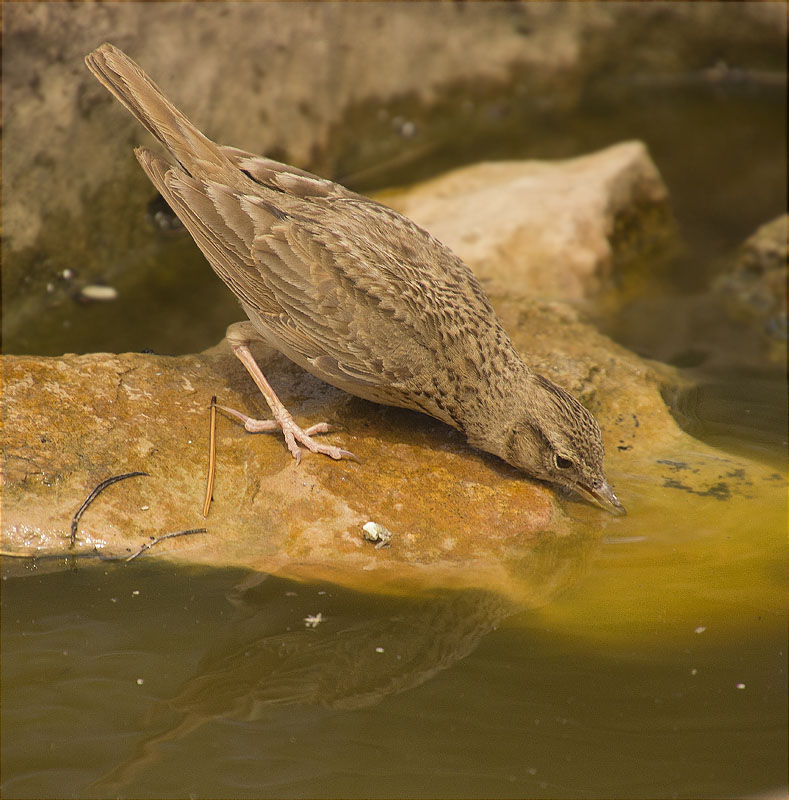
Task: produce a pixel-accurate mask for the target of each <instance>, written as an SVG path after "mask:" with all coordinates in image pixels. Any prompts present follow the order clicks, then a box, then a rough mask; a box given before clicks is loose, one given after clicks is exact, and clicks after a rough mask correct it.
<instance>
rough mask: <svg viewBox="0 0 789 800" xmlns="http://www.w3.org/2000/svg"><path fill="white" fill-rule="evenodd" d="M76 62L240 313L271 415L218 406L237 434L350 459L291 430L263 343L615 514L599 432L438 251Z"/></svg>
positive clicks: (371, 211) (356, 203) (370, 209)
mask: <svg viewBox="0 0 789 800" xmlns="http://www.w3.org/2000/svg"><path fill="white" fill-rule="evenodd" d="M85 63H86V65H87V67H88V69H89V70H90V71H91V72H92V73H93V75H94V76H95V77H96V78H97V79H98V80H99V82H100V83H101V84H103V85H104V87H105V88H106V89H108V90H109V91H110V92H111V93H112V95H114V96H115V98H116V99H117V100H118V101H120V103H121V104H122V105H123V106H124V107H125V108H126V109H127V110H128V111H129V112H130V113H131V114H132V115H133V116H134V117H135V118H136V119H137V120H138V121H139V122H140V123H141V124H142V125H143V126H144V127H145V128H146V129H147V130H148V131H149V132H150V133H151V134H152V135H153V136H154V137H155V138H156V139H157V140H158V141H159V142H160V143H161V144H162V145H163V146H164V148H165V149H166V150H167V152H168V154H169V160H168V159H163V158H161V157H160V156H158V155H157V154H156V153H154V152H153V151H152V150H150V149H148V148H146V147H138V148H136V149H135V151H134V152H135V155H136V157H137V160H138V161H139V163H140V165H141V166H142V169H143V170H144V171H145V173H146V175H147V176H148V178H149V179H150V180H151V182H152V183H153V185H154V186H155V187H156V189H157V190H158V191H159V193H160V194H161V195H162V197H163V198H164V199H165V201H166V202H167V203H168V205H169V206H170V207H171V208H172V210H173V211H174V212H175V214H176V215H177V216H178V218H179V219H180V220H181V222H182V223H183V225H184V226H185V228H186V229H187V230H188V231H189V233H190V234H191V235H192V237H193V239H194V240H195V242H196V244H197V246H198V247H199V248H200V250H201V251H202V252H203V254H204V256H205V258H206V259H207V261H208V262H209V264H210V265H211V267H212V268H213V269H214V271H215V272H216V273H217V275H218V276H219V277H220V278H221V279H222V281H223V282H224V283H225V284H226V285H227V286H228V288H229V289H230V290H231V292H233V294H234V295H235V296H236V298H237V299H238V301H239V303H240V305H241V308H242V309H243V311H244V312H245V313H246V316H247V320H245V321H244V322H237V323H234V324H232V325H231V326H230V327H229V328H228V329H227V333H226V339H227V342H228V344H229V345H230V347H231V349H232V351H233V353H234V354H235V355H236V356H237V357H238V359H239V360H240V361H241V362H242V363H243V364H244V366H245V367H246V369H247V371H248V372H249V374H250V376H251V378H252V380H253V381H254V382H255V384H256V385H257V387H258V388H259V390H260V392H261V394H262V395H263V397H264V398H265V400H266V402H267V404H268V406H269V408H270V409H271V413H272V419H266V420H258V419H253V418H251V417H249V416H247V415H246V414H244V413H242V412H240V411H236V410H234V409H227V408H226V409H225V410H226V411H228V412H229V413H231V414H232V415H234V416H235V417H237V418H238V419H239V420H240V421H241V422H243V423H244V427H245V429H246V430H247V431H250V432H260V431H276V430H280V431H281V432H282V434H283V436H284V438H285V442H286V444H287V447H288V450H289V451H290V453H291V454H292V455H293V457H294V458H295V459H296V461H297V463H298V462H299V461H300V459H301V452H302V451H301V447H305V448H307V449H308V450H309V451H311V452H313V453H318V454H323V455H327V456H329V457H331V458H333V459H343V458H346V459H356V457H355V456H354V455H353V453H351V452H350V451H348V450H344V449H342V448H340V447H337V446H333V445H328V444H325V443H321V442H319V441H316V439H315V438H314V437H315V436H316V435H319V434H322V433H326V432H328V431H329V430H330V427H329V425H328V424H326V423H323V422H321V423H317V424H314V425H311V426H309V427H307V428H302V427H300V426H299V425H297V424H296V422H295V421H294V420H293V417H292V416H291V414H290V412H289V411H288V410H287V409H286V408H285V406H284V405H283V404H282V402H281V401H280V400H279V398H278V397H277V395H276V393H275V391H274V389H273V388H272V387H271V385H270V384H269V382H268V380H267V379H266V377H265V376H264V374H263V372H262V370H261V369H260V367H259V365H258V364H257V362H256V360H255V358H254V356H253V355H252V353H251V350H250V347H249V346H250V344H251V343H252V342H254V341H257V340H262V341H263V342H265V343H267V344H268V345H270V346H271V347H273V348H275V349H276V350H278V351H280V352H281V353H283V354H284V355H285V356H286V357H287V358H289V359H290V360H291V361H293V362H295V363H296V364H298V365H299V366H300V367H302V368H303V369H305V370H306V371H307V372H310V373H311V374H313V375H315V376H316V377H318V378H320V379H321V380H323V381H325V382H326V383H329V384H332V385H333V386H336V387H338V388H339V389H342V390H344V391H346V392H348V393H350V394H352V395H356V396H357V397H361V398H364V399H366V400H370V401H373V402H375V403H381V404H385V405H389V406H398V407H402V408H407V409H413V410H416V411H420V412H423V413H425V414H428V415H430V416H431V417H434V418H436V419H438V420H441V421H442V422H444V423H446V424H448V425H450V426H452V427H453V428H455V429H457V430H459V431H460V432H461V433H462V434H464V435H465V437H466V439H467V441H468V443H469V444H470V445H471V446H472V447H475V448H478V449H480V450H483V451H486V452H489V453H492V454H493V455H495V456H498V457H499V458H501V459H503V460H504V461H506V462H507V463H509V464H511V465H512V466H514V467H516V468H517V469H519V470H520V471H522V472H523V473H526V474H527V475H529V476H531V477H532V478H536V479H538V480H542V481H547V482H549V483H551V484H554V485H558V486H561V487H565V489H569V490H571V491H573V492H575V493H577V494H578V495H580V496H581V497H582V498H584V499H586V500H587V501H591V502H592V503H595V504H597V505H598V506H600V507H602V508H603V509H605V510H607V511H610V512H612V513H616V514H622V513H625V509H624V506H623V505H622V503H621V502H620V501H619V499H618V498H617V496H616V494H615V493H614V490H613V489H612V487H611V485H610V483H609V482H608V480H607V479H606V477H605V474H604V469H603V460H604V447H603V440H602V435H601V432H600V427H599V425H598V423H597V420H596V419H595V417H594V416H593V415H592V413H591V412H590V411H589V410H588V409H586V408H585V407H584V406H583V405H582V404H581V403H580V402H579V401H578V400H577V399H576V398H575V397H574V396H573V395H572V394H570V393H569V392H567V391H566V390H565V389H563V388H561V387H560V386H558V385H556V384H555V383H553V382H552V381H550V380H549V379H548V378H546V377H544V376H543V375H540V374H538V373H537V372H535V371H534V370H532V369H531V368H530V367H529V366H528V364H527V363H526V362H525V361H524V359H523V358H522V356H521V355H520V354H519V353H518V351H517V350H516V349H515V346H514V345H513V343H512V341H511V339H510V337H509V336H508V334H507V333H506V331H505V330H504V328H503V327H502V325H501V323H500V322H499V320H498V318H497V316H496V313H495V311H494V310H493V307H492V305H491V303H490V300H489V299H488V297H487V295H486V293H485V291H484V289H483V288H482V285H481V284H480V282H479V280H478V279H477V278H476V277H475V276H474V274H473V272H472V271H471V270H470V269H469V267H467V266H466V265H465V264H464V263H463V262H462V261H461V260H460V259H459V258H458V257H457V256H456V255H455V254H454V253H453V252H452V251H451V250H450V249H449V248H448V247H446V246H444V245H443V244H441V243H440V242H439V241H438V240H436V239H435V238H434V237H433V236H431V235H430V234H429V233H428V232H427V231H425V230H424V229H422V228H421V227H419V226H418V225H417V224H416V223H415V222H413V221H412V220H410V219H408V218H407V217H405V216H403V215H401V214H399V213H397V212H396V211H394V210H393V209H391V208H388V207H387V206H385V205H383V204H381V203H379V202H376V201H374V200H372V199H370V198H368V197H365V196H363V195H359V194H357V193H355V192H352V191H350V190H349V189H347V188H345V187H344V186H342V185H340V184H338V183H335V182H333V181H331V180H328V179H325V178H321V177H319V176H317V175H314V174H312V173H310V172H307V171H305V170H303V169H299V168H297V167H293V166H290V165H287V164H283V163H280V162H278V161H274V160H272V159H270V158H266V157H264V156H259V155H255V154H253V153H249V152H246V151H244V150H241V149H238V148H235V147H229V146H223V145H218V144H216V143H214V142H213V141H211V140H210V139H208V138H207V137H206V136H205V135H203V133H201V132H200V131H199V130H198V128H197V127H195V125H193V124H192V123H191V122H190V121H189V120H188V119H187V117H186V116H185V115H184V114H183V113H182V112H181V111H180V110H178V108H176V106H175V105H174V104H173V103H172V102H171V101H170V100H169V99H168V98H167V97H166V95H165V94H164V93H163V92H162V90H161V89H160V88H159V87H158V86H157V85H156V84H155V83H154V82H153V80H152V79H151V78H150V77H149V76H148V75H147V74H146V73H145V72H144V71H143V70H142V69H141V68H140V67H139V66H138V65H137V64H136V63H135V62H134V61H133V60H132V59H131V58H129V56H127V55H126V54H125V53H124V52H123V51H122V50H120V49H118V48H117V47H115V46H114V45H112V44H109V43H105V44H103V45H101V46H100V47H98V48H97V49H96V50H94V51H93V52H92V53H90V54H89V55H87V56H86V58H85ZM356 460H358V459H356Z"/></svg>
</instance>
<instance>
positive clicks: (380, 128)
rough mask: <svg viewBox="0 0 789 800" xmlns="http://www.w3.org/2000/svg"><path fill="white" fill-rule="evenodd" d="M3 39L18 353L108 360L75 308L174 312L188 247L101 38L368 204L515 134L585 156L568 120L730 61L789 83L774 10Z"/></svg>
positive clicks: (46, 9) (328, 13)
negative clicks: (608, 94) (616, 94)
mask: <svg viewBox="0 0 789 800" xmlns="http://www.w3.org/2000/svg"><path fill="white" fill-rule="evenodd" d="M3 26H4V31H3V33H4V40H3V44H4V51H3V78H4V81H3V90H4V97H5V99H6V101H7V103H8V107H9V108H12V109H13V114H8V115H6V118H5V120H4V129H3V136H4V158H3V168H4V175H3V177H4V188H5V190H6V191H5V195H4V203H3V222H4V226H3V228H4V259H3V262H4V263H3V281H4V285H3V290H4V297H5V300H6V307H5V315H4V341H5V346H6V348H10V349H11V350H13V351H14V352H39V353H42V352H46V353H51V354H60V353H62V352H63V350H64V349H71V348H74V349H81V350H82V351H89V350H91V349H95V347H96V341H97V334H96V330H97V324H96V323H97V322H98V321H100V320H101V321H104V320H105V319H106V318H105V317H104V316H101V315H102V313H106V315H107V317H109V321H108V322H106V323H105V328H104V334H103V335H105V339H106V336H112V337H117V336H118V335H119V334H118V333H117V328H118V326H117V324H115V325H113V322H116V320H115V319H114V318H113V317H112V316H111V314H110V312H109V310H106V311H105V312H102V311H101V310H96V309H94V310H93V311H91V315H92V316H91V317H90V320H91V323H92V324H85V326H84V327H82V328H80V327H79V326H78V325H76V324H73V325H72V327H70V328H67V327H66V325H67V324H68V323H73V319H72V318H73V317H74V316H75V315H74V314H73V308H72V307H71V297H72V295H73V294H74V293H75V292H78V291H79V289H80V287H81V286H84V285H87V284H97V283H98V284H107V285H111V286H114V287H116V288H117V289H118V291H119V293H120V294H121V295H122V296H125V297H126V298H129V297H132V296H135V286H137V285H139V286H143V287H145V291H146V294H145V301H146V304H150V296H151V291H152V288H153V287H157V289H158V292H159V293H160V295H166V296H171V295H172V293H173V289H172V285H173V283H174V282H175V281H177V280H178V278H177V277H176V276H177V272H176V271H175V270H165V269H163V267H162V264H163V262H164V261H167V260H168V258H169V259H172V262H170V263H173V262H175V263H182V262H183V261H184V260H185V258H187V253H188V252H191V251H187V250H183V249H182V250H178V251H177V254H173V251H172V250H168V247H169V246H168V245H166V244H165V243H163V242H160V241H158V240H157V238H156V234H155V233H154V232H153V231H151V230H150V228H149V227H148V226H147V225H146V223H145V218H146V210H147V207H148V204H149V201H150V199H151V197H152V196H153V194H152V190H151V187H150V185H149V183H148V181H147V179H146V178H145V176H144V175H143V174H142V172H141V171H140V169H139V167H138V165H137V163H136V161H135V159H134V157H133V156H132V153H131V148H132V146H133V145H136V144H147V143H149V140H148V139H146V137H145V134H144V133H143V131H141V130H140V128H139V126H138V124H137V123H136V122H135V121H134V120H133V119H132V118H131V117H130V116H128V115H127V114H125V112H124V111H123V110H122V109H121V108H119V107H118V106H117V104H116V103H115V101H114V100H113V99H112V98H111V97H109V95H108V94H107V93H106V92H105V91H104V90H103V89H102V88H101V87H100V86H99V85H98V84H97V83H96V81H95V80H93V78H92V77H91V76H90V75H89V74H88V72H87V70H86V69H85V68H84V66H83V63H82V59H83V58H84V56H85V54H86V53H88V52H89V51H91V50H92V49H93V48H95V47H96V46H97V45H99V44H100V43H101V42H102V41H104V40H107V39H111V40H113V41H114V42H115V43H116V44H118V45H119V46H121V47H123V48H124V49H126V50H127V51H128V52H129V53H130V55H132V56H133V57H134V58H136V59H138V60H139V62H140V63H141V64H142V65H143V66H144V67H145V69H147V70H148V71H149V72H150V74H151V75H152V76H153V77H154V78H155V79H156V80H157V81H158V82H160V83H161V85H162V86H163V87H164V88H165V89H166V91H168V92H169V93H171V94H172V95H173V97H174V99H176V100H177V102H178V104H179V105H180V106H182V107H183V108H184V110H185V111H186V112H187V113H188V114H190V115H191V116H192V117H193V118H194V121H195V122H196V123H197V124H198V125H199V126H200V127H201V128H202V129H203V130H204V131H205V132H206V133H207V134H208V135H209V136H212V137H213V138H215V139H217V140H218V141H220V142H223V143H227V144H233V145H236V146H239V147H243V148H247V149H250V150H253V151H255V152H261V153H266V154H268V155H271V156H273V157H275V158H281V159H283V160H286V161H289V162H291V163H295V164H296V165H298V166H301V167H306V168H308V169H312V170H314V171H317V172H319V173H321V174H324V175H326V176H327V177H333V178H340V179H348V180H350V182H351V184H352V186H353V187H354V188H361V189H364V190H369V188H370V187H371V186H378V187H380V186H385V185H393V184H394V183H395V182H403V181H406V180H413V179H414V175H415V172H414V169H415V167H417V166H418V169H419V171H420V172H419V174H421V175H425V174H428V173H427V170H430V173H429V174H432V173H434V172H435V171H436V170H437V169H438V168H446V167H447V166H454V165H456V164H458V163H463V162H466V161H469V160H478V159H479V157H480V153H484V152H489V151H490V147H491V145H492V146H494V147H499V146H500V143H501V142H502V141H503V140H507V141H510V142H518V141H521V140H522V139H523V138H524V137H528V140H529V148H530V149H531V151H532V152H535V153H536V152H540V153H542V154H543V155H546V154H552V153H559V152H561V153H575V152H578V151H579V147H583V146H587V147H588V145H580V146H579V145H578V133H577V131H576V128H577V119H575V120H574V121H571V118H570V114H572V113H573V112H575V111H576V110H577V108H578V106H579V104H580V103H582V102H583V101H584V99H585V98H586V97H587V96H588V94H589V93H590V92H594V91H595V90H596V88H599V86H600V84H601V83H606V82H607V83H608V84H611V85H616V86H621V85H622V84H623V83H627V82H628V81H632V80H633V79H634V78H635V79H646V80H648V79H649V78H650V77H652V76H655V75H657V76H659V77H660V78H661V79H663V78H666V77H667V78H669V79H670V78H671V77H672V76H678V77H680V78H682V77H683V76H685V75H686V74H691V75H696V74H700V71H701V70H702V69H703V68H705V67H709V66H711V65H713V64H715V63H716V62H719V61H724V62H727V63H729V64H733V65H736V66H738V67H739V68H740V70H739V72H738V76H739V78H740V79H741V80H747V79H748V75H749V74H750V73H749V72H748V70H749V69H753V68H758V69H759V70H761V71H763V72H767V73H768V74H770V70H774V71H775V72H776V74H778V75H779V76H782V75H783V74H784V72H785V38H786V36H785V30H786V16H785V13H784V9H783V7H782V6H781V4H774V3H737V4H718V3H699V4H687V3H678V4H670V5H667V4H665V3H660V4H652V3H643V4H617V3H612V4H605V3H586V4H575V3H517V4H516V3H509V4H508V3H502V4H498V3H496V4H475V3H412V4H388V5H381V4H362V5H358V4H354V5H343V4H331V3H330V4H322V3H315V4H311V5H308V6H300V5H294V4H290V3H231V4H226V5H221V4H215V3H201V4H197V5H193V6H188V7H187V6H179V5H177V4H168V3H159V4H135V3H130V4H125V3H110V4H101V3H89V4H57V3H38V4H37V3H17V4H9V5H8V7H7V8H6V9H5V13H4V15H3ZM250 31H254V36H250V35H249V32H250ZM633 41H638V42H639V46H638V47H632V45H631V42H633ZM666 41H671V42H673V44H674V46H673V47H672V48H666V47H665V46H664V42H666ZM524 131H525V132H527V133H526V134H524ZM540 132H542V133H540ZM538 137H539V138H538ZM439 159H440V162H439ZM439 164H440V165H441V166H439ZM405 170H409V172H408V173H406V172H405ZM154 250H158V255H159V258H153V257H151V254H152V251H154ZM68 271H70V272H71V273H72V275H73V277H72V279H70V280H64V279H61V277H60V276H62V275H64V274H65V273H66V272H68ZM163 273H164V274H163ZM206 280H208V279H206ZM205 287H206V288H205V289H203V290H202V291H203V292H204V293H205V294H207V295H210V294H211V293H212V292H213V293H215V292H216V285H215V284H210V283H206V284H205ZM138 291H139V290H138ZM196 291H197V290H196V288H195V285H193V284H191V283H188V284H187V285H186V286H184V287H183V288H182V294H194V293H195V292H196ZM182 303H184V301H182ZM217 305H218V304H217ZM216 308H217V306H214V307H213V308H212V313H213V314H214V315H215V317H214V318H213V319H212V320H211V322H213V328H212V332H211V333H210V334H209V338H207V339H206V340H205V342H204V343H201V344H198V345H195V343H194V340H192V342H191V344H190V343H189V342H188V341H182V339H181V338H179V337H181V336H182V334H179V333H177V332H179V331H183V330H188V326H184V325H183V324H178V323H177V322H175V323H174V324H173V328H172V331H171V334H170V339H169V341H170V342H172V341H173V340H175V341H177V346H178V347H181V348H183V349H182V352H190V351H193V350H195V349H200V348H201V347H204V346H207V344H208V343H209V342H213V341H215V340H216V337H217V335H218V334H219V332H220V331H221V330H223V326H224V325H225V324H226V323H227V321H228V320H227V319H226V316H227V315H230V314H232V313H233V306H232V304H230V303H228V304H226V305H225V306H223V307H222V308H223V309H224V310H223V311H220V310H214V309H216ZM223 314H224V316H223ZM141 316H142V317H143V320H141V321H139V320H138V321H137V322H138V324H141V323H142V322H144V321H145V320H146V319H147V318H149V317H150V314H148V315H141ZM82 318H84V319H87V317H85V316H84V315H83V317H82ZM204 319H205V312H204ZM208 322H209V320H206V323H207V324H208ZM164 327H165V326H164V323H163V321H160V324H158V326H154V325H152V326H151V328H152V331H156V330H157V329H163V328H164ZM151 337H152V338H153V333H152V334H151ZM100 340H101V339H100ZM64 343H65V344H64ZM146 344H147V346H149V347H154V348H156V349H163V350H167V351H171V350H172V349H173V345H172V344H163V345H161V346H159V344H158V342H156V341H149V342H146ZM131 346H132V344H131V343H129V342H128V340H127V341H126V342H124V343H123V344H122V345H120V344H119V345H117V346H116V348H117V349H121V348H124V347H131Z"/></svg>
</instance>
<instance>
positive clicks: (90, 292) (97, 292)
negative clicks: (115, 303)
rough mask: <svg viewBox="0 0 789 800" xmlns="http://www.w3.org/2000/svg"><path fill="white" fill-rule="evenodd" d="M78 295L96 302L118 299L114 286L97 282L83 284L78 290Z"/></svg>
mask: <svg viewBox="0 0 789 800" xmlns="http://www.w3.org/2000/svg"><path fill="white" fill-rule="evenodd" d="M79 296H80V297H81V298H82V299H83V300H93V301H94V302H97V303H108V302H110V301H111V300H117V299H118V290H117V289H116V288H115V287H114V286H100V285H99V284H97V283H92V284H89V285H88V286H83V287H82V288H81V289H80V290H79Z"/></svg>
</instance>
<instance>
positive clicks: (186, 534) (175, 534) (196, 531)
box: [125, 528, 207, 564]
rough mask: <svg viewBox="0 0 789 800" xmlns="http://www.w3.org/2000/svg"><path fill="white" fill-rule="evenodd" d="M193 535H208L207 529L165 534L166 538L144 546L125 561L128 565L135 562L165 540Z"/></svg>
mask: <svg viewBox="0 0 789 800" xmlns="http://www.w3.org/2000/svg"><path fill="white" fill-rule="evenodd" d="M193 533H207V531H206V529H205V528H190V529H189V530H188V531H175V533H165V534H164V536H160V537H159V538H158V539H154V540H153V541H152V542H151V543H150V544H144V545H143V546H142V547H141V548H140V549H139V550H138V551H137V552H136V553H135V554H134V555H133V556H129V557H128V558H127V559H125V561H126V563H127V564H128V563H129V561H134V559H135V558H137V557H138V556H141V555H142V554H143V553H144V552H145V551H146V550H150V549H151V548H152V547H153V546H154V545H155V544H159V542H163V541H164V540H165V539H172V538H174V537H175V536H191V535H192V534H193Z"/></svg>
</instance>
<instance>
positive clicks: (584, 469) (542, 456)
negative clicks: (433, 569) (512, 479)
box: [505, 373, 626, 514]
mask: <svg viewBox="0 0 789 800" xmlns="http://www.w3.org/2000/svg"><path fill="white" fill-rule="evenodd" d="M529 378H530V384H531V385H530V386H529V391H528V395H529V397H528V413H527V414H526V415H524V416H523V417H522V418H521V419H520V420H519V421H518V422H516V424H515V425H514V426H513V427H512V428H511V429H510V431H509V433H508V435H507V439H506V443H505V459H506V460H507V461H508V462H509V463H510V464H512V465H513V466H515V467H518V468H520V469H522V470H523V471H524V472H527V473H529V474H530V475H533V476H534V477H535V478H540V479H542V480H546V481H551V482H553V483H558V484H560V485H562V486H566V487H567V488H569V489H572V490H573V491H575V492H577V493H578V494H580V495H581V496H582V497H584V498H586V499H587V500H591V501H592V502H594V503H596V504H597V505H599V506H601V507H602V508H604V509H606V510H607V511H611V512H612V513H614V514H624V513H626V512H625V508H624V506H623V505H622V504H621V503H620V502H619V499H618V498H617V496H616V495H615V494H614V490H613V489H612V488H611V486H610V484H609V483H608V481H607V480H606V477H605V474H604V473H603V455H604V450H603V438H602V436H601V434H600V426H599V425H598V424H597V420H596V419H595V418H594V417H593V416H592V414H591V413H590V412H589V411H588V410H587V409H586V408H584V406H582V405H581V404H580V403H579V402H578V400H576V399H575V397H573V396H572V395H571V394H570V393H569V392H566V391H565V390H564V389H562V388H561V387H559V386H556V384H554V383H552V382H551V381H549V380H548V379H547V378H543V377H542V375H537V374H534V373H532V374H531V375H530V376H529Z"/></svg>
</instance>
